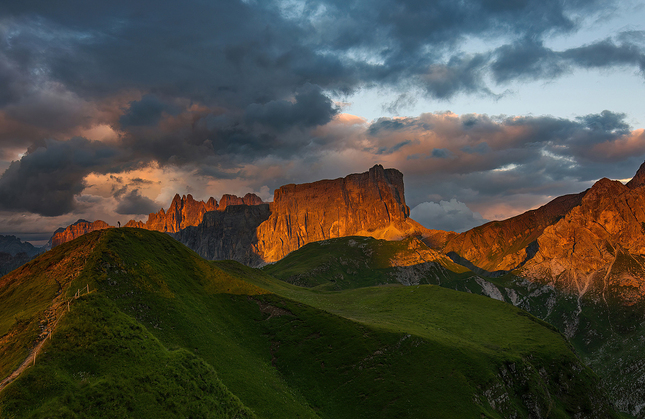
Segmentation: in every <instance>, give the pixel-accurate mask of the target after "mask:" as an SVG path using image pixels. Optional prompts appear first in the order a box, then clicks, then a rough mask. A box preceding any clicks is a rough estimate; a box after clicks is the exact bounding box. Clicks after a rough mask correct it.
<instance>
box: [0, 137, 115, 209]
mask: <svg viewBox="0 0 645 419" xmlns="http://www.w3.org/2000/svg"><path fill="white" fill-rule="evenodd" d="M118 160H124V159H123V152H122V151H121V150H119V149H117V148H114V147H112V146H109V145H106V144H103V143H100V142H92V141H89V140H87V139H85V138H80V137H75V138H72V139H70V140H68V141H57V140H46V141H43V143H42V144H41V145H39V146H35V147H33V148H32V149H31V150H30V152H29V153H28V154H26V155H24V156H23V157H22V158H21V159H20V160H19V161H14V162H13V163H11V165H10V166H9V168H8V169H7V170H6V171H5V172H4V173H3V174H2V177H1V178H0V208H2V209H4V210H14V211H27V212H33V213H37V214H41V215H45V216H55V215H61V214H65V213H68V212H71V211H73V210H74V206H75V204H74V196H75V195H78V194H80V193H81V192H82V191H83V189H84V188H85V185H84V183H83V178H84V177H85V176H87V175H88V174H90V173H92V172H102V173H109V172H112V171H121V170H123V169H125V168H127V166H126V165H117V164H116V162H117V161H118Z"/></svg>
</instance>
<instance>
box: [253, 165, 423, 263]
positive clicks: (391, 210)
mask: <svg viewBox="0 0 645 419" xmlns="http://www.w3.org/2000/svg"><path fill="white" fill-rule="evenodd" d="M409 215H410V209H409V208H408V206H407V205H406V204H405V197H404V187H403V174H402V173H401V172H399V171H398V170H396V169H384V168H383V166H381V165H376V166H374V167H372V168H371V169H370V170H369V171H368V172H365V173H360V174H352V175H349V176H347V177H344V178H339V179H334V180H321V181H318V182H313V183H306V184H300V185H293V184H292V185H285V186H282V187H281V188H280V189H277V190H276V191H275V193H274V198H273V203H272V204H271V216H270V217H269V219H268V220H266V221H265V222H263V223H262V224H261V225H260V226H259V227H258V229H257V237H258V245H257V246H258V248H257V251H258V254H259V255H260V256H261V257H262V258H263V260H264V261H266V262H273V261H276V260H279V259H281V258H283V257H284V256H286V255H287V254H288V253H289V252H292V251H294V250H296V249H299V248H300V247H302V246H304V245H305V244H307V243H311V242H314V241H319V240H325V239H329V238H334V237H345V236H351V235H360V236H371V237H375V238H384V239H390V240H393V239H401V238H403V237H405V236H407V235H411V234H415V233H418V234H422V233H425V232H426V231H427V230H426V229H425V228H424V227H422V226H421V225H420V224H418V223H417V222H416V221H413V220H411V219H410V218H409Z"/></svg>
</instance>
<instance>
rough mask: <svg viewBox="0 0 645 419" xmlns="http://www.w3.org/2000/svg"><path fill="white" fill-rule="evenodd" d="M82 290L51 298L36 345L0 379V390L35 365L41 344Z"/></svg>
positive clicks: (85, 293) (51, 332)
mask: <svg viewBox="0 0 645 419" xmlns="http://www.w3.org/2000/svg"><path fill="white" fill-rule="evenodd" d="M83 291H85V292H84V293H83V292H80V291H79V292H78V293H77V295H76V296H74V297H72V298H69V299H63V298H62V297H63V293H61V295H59V296H58V297H56V298H54V299H53V300H52V305H51V306H49V308H48V309H47V310H45V311H44V317H45V319H44V323H41V330H42V331H41V333H40V335H38V338H37V339H36V342H37V343H36V346H34V347H33V348H32V349H31V351H29V355H27V358H25V360H24V361H23V362H22V364H20V366H19V367H18V368H17V369H16V370H15V371H14V372H12V373H11V374H10V375H9V376H8V377H7V378H5V379H4V380H2V381H0V392H1V391H2V390H3V389H4V388H5V387H6V386H7V385H9V384H10V383H11V382H12V381H14V380H15V379H16V378H18V377H19V376H20V374H22V373H23V372H24V371H25V370H26V369H27V368H28V367H30V366H32V365H35V363H36V359H37V357H38V354H39V353H40V351H41V350H42V349H43V346H44V345H45V343H46V342H47V339H51V337H52V334H53V333H54V332H55V331H56V326H58V322H60V320H61V319H62V318H63V316H64V315H65V313H67V312H68V311H69V307H70V306H71V305H72V304H73V303H74V301H75V300H76V299H77V298H79V297H80V296H82V295H87V294H89V292H88V291H86V289H83Z"/></svg>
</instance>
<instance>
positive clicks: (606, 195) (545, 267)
mask: <svg viewBox="0 0 645 419" xmlns="http://www.w3.org/2000/svg"><path fill="white" fill-rule="evenodd" d="M641 169H642V167H641ZM640 172H641V170H639V173H640ZM632 182H634V183H632ZM632 182H630V183H628V184H627V185H623V184H622V183H621V182H619V181H611V180H609V179H606V178H605V179H601V180H599V181H598V182H596V184H594V186H593V187H592V188H591V189H590V190H589V191H588V192H587V194H586V195H585V197H584V198H583V199H582V202H581V204H580V205H579V206H577V207H575V208H573V209H572V210H571V211H569V213H568V214H567V215H566V216H565V217H564V218H563V219H561V220H560V221H558V222H557V223H555V224H554V225H552V226H550V227H548V228H546V229H545V230H544V232H543V234H542V235H541V236H540V237H539V238H538V239H537V243H538V247H539V250H538V251H537V253H536V255H535V257H534V258H532V259H531V260H530V261H528V262H527V264H526V265H525V266H524V267H523V268H522V270H521V273H522V275H524V276H526V277H528V278H531V279H534V280H538V281H549V282H552V283H554V284H555V285H556V286H557V287H558V288H560V289H565V290H567V291H568V292H571V293H575V294H578V295H584V294H586V293H589V294H595V295H598V296H602V298H603V299H605V300H606V299H612V300H619V301H620V302H622V303H624V304H627V305H631V304H635V303H637V302H639V301H641V300H643V297H644V296H645V268H644V267H643V266H644V265H643V262H645V183H643V182H641V181H640V180H639V178H638V177H637V176H635V177H634V179H633V180H632Z"/></svg>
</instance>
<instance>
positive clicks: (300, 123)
mask: <svg viewBox="0 0 645 419" xmlns="http://www.w3.org/2000/svg"><path fill="white" fill-rule="evenodd" d="M296 3H297V4H295V5H294V4H293V3H292V2H287V1H281V0H268V1H262V2H243V1H242V2H240V1H234V2H221V1H215V2H195V1H190V2H188V3H187V4H184V3H182V4H179V3H177V2H171V1H168V0H160V1H155V2H152V1H150V0H143V1H139V2H131V1H128V2H126V1H123V0H115V1H113V2H110V3H109V4H108V3H106V2H101V1H98V0H88V1H86V2H84V3H83V5H82V6H78V5H72V4H71V3H61V4H58V3H57V4H53V3H48V2H18V1H8V2H2V3H1V4H0V15H1V16H3V18H2V19H1V20H0V159H3V161H2V162H0V167H2V168H4V167H7V169H6V171H5V172H4V173H3V174H2V175H1V176H0V209H3V210H5V211H13V212H18V211H24V212H29V213H33V214H41V215H43V216H48V217H54V216H61V214H76V213H78V212H80V211H85V210H86V208H87V207H88V206H89V205H90V203H89V201H87V199H86V196H87V195H88V194H90V192H91V193H92V194H94V193H96V196H101V197H102V199H103V200H102V201H100V203H101V204H100V205H103V206H104V207H105V206H106V205H108V202H110V203H111V204H110V205H114V202H116V201H115V199H120V200H121V201H119V204H118V205H121V204H122V205H123V206H122V207H120V208H119V211H126V210H127V211H130V210H137V211H138V210H140V209H141V208H144V207H145V205H144V204H145V199H143V198H144V197H146V196H147V197H153V198H154V199H155V200H158V201H159V202H166V200H167V199H168V197H172V196H173V195H174V193H175V192H177V191H174V190H171V189H172V188H184V189H188V188H193V189H197V190H199V191H200V192H203V193H204V194H206V193H207V192H208V191H216V192H217V194H219V195H221V193H226V192H231V193H239V192H247V190H246V189H248V188H250V189H249V190H248V191H252V190H261V189H260V188H262V187H266V188H267V189H266V190H263V191H264V192H266V191H268V190H272V189H274V188H276V187H278V186H280V185H281V184H282V183H291V182H296V183H300V182H305V181H313V180H316V179H317V178H318V176H322V177H326V176H330V177H331V176H334V177H338V176H344V175H346V174H347V173H349V172H355V171H357V170H358V169H357V168H358V167H361V168H362V169H361V170H366V169H367V168H369V167H370V166H371V165H372V164H374V163H377V162H383V163H385V164H387V165H389V166H390V167H397V168H399V169H400V170H402V171H403V172H404V173H405V176H406V190H407V194H408V195H407V196H408V199H409V202H410V203H413V204H419V203H421V202H429V201H433V202H441V201H442V200H443V201H446V202H452V201H450V199H452V198H455V199H457V201H459V202H463V203H466V204H467V205H468V206H469V207H471V208H475V209H478V210H479V209H480V208H484V206H485V205H484V202H486V201H487V200H492V201H495V199H502V198H503V197H508V196H510V194H520V196H522V197H524V198H522V201H521V202H519V201H518V203H517V204H514V206H513V209H514V210H517V209H518V208H521V207H522V206H532V205H534V204H535V203H536V200H538V201H539V200H540V199H542V200H543V199H547V198H548V197H549V196H551V195H552V194H554V193H559V192H562V191H570V190H571V189H575V188H578V187H582V186H584V185H585V182H588V181H590V180H592V179H594V178H595V177H597V175H598V173H603V174H604V175H606V176H610V177H611V176H614V177H623V178H624V177H629V175H630V174H631V173H630V172H631V171H632V167H633V166H634V165H637V163H640V162H639V160H642V157H643V153H644V152H645V150H644V148H645V147H643V145H642V144H643V134H642V130H640V131H639V130H633V129H632V127H630V126H629V124H628V123H627V121H628V119H627V117H626V116H625V115H623V114H621V113H612V112H608V111H606V112H602V113H600V114H593V115H586V116H582V117H580V118H574V119H566V118H555V117H550V116H524V117H506V116H498V117H493V116H489V115H477V114H470V115H461V116H459V115H455V114H452V113H450V112H441V113H428V114H422V115H420V116H418V117H405V118H381V119H378V120H376V121H373V122H369V121H366V120H365V119H361V118H359V117H355V116H351V115H347V114H341V113H339V112H340V110H339V108H338V107H337V106H336V105H335V104H334V102H333V100H332V99H336V100H339V101H345V102H348V101H351V96H352V94H353V93H356V92H359V91H361V90H362V89H371V88H374V87H375V86H376V87H379V88H381V89H383V91H387V92H388V93H392V94H395V95H398V96H397V98H396V100H394V101H393V102H391V103H390V104H388V105H387V106H386V107H385V109H386V110H388V111H389V112H391V113H392V114H397V113H400V112H402V111H403V110H404V109H406V108H407V107H410V106H412V105H413V104H414V103H415V101H416V100H418V98H420V97H421V96H425V97H426V98H433V99H436V100H437V103H438V104H446V101H447V100H450V99H454V98H458V97H460V95H478V96H480V95H483V96H488V97H490V98H491V100H495V99H497V98H499V97H501V96H502V95H503V94H504V92H505V91H504V89H505V88H506V87H507V86H509V84H511V83H513V82H515V81H530V80H551V79H553V78H557V77H560V76H562V75H563V74H568V73H571V72H573V71H576V70H577V69H580V68H582V69H609V68H625V67H626V68H634V69H637V70H640V71H641V72H643V68H644V64H643V63H644V62H645V60H644V59H643V39H644V37H643V34H642V32H639V31H625V32H621V33H617V34H615V35H613V36H610V37H606V38H603V39H599V40H596V41H595V42H589V43H586V44H584V45H580V44H577V45H575V44H574V45H573V46H572V47H570V48H566V49H564V50H555V49H553V48H552V47H551V46H552V45H553V43H552V42H551V41H552V40H553V39H555V38H554V37H555V36H561V37H563V38H567V37H568V36H570V35H573V34H576V33H577V31H578V30H579V29H580V28H581V27H582V25H585V24H587V23H588V22H589V21H591V20H593V19H594V17H596V16H597V15H598V14H599V13H602V12H603V11H604V10H606V9H607V8H611V7H613V5H614V3H612V2H610V3H607V2H601V1H600V0H592V1H577V0H576V1H571V2H562V1H560V0H543V1H538V0H526V1H505V0H473V1H470V2H468V3H467V4H464V3H460V2H454V1H448V0H438V1H434V2H427V1H421V0H403V1H400V0H378V1H367V0H356V1H351V2H340V1H336V0H317V1H311V2H300V3H298V2H296ZM567 39H570V38H567ZM471 41H475V42H482V43H484V44H485V46H484V47H482V48H479V49H478V50H476V51H475V50H473V49H472V48H471V46H472V43H471ZM574 41H575V40H574ZM495 89H500V90H503V91H502V93H501V94H500V93H499V92H497V91H496V90H495ZM441 107H443V105H437V108H438V109H441ZM444 109H445V108H444ZM616 162H620V163H621V164H619V165H616V164H615V163H616ZM149 165H155V176H158V177H157V178H153V177H150V178H148V179H155V181H156V182H161V183H155V184H154V185H152V184H150V183H145V182H144V183H141V184H137V183H136V181H135V180H134V179H130V180H128V179H126V178H131V177H132V176H126V175H127V174H128V173H131V172H133V171H135V169H141V168H142V167H148V166H149ZM636 167H637V166H636ZM269 173H270V174H271V175H269ZM110 174H114V175H118V176H121V177H123V178H124V181H123V183H122V184H119V185H116V184H117V183H118V182H117V181H115V180H109V179H107V176H108V175H110ZM124 174H125V175H124ZM271 176H272V177H271ZM269 177H270V178H269ZM93 182H96V184H94V183H93ZM225 187H229V188H234V189H235V190H226V189H224V188H225ZM147 188H150V189H147ZM134 190H137V191H138V194H139V195H136V194H135V193H134ZM128 191H130V192H128ZM152 191H154V192H152ZM264 192H263V193H264ZM213 193H215V192H213ZM266 193H267V194H268V192H266ZM115 196H116V198H115ZM536 196H539V198H535V197H536ZM83 197H85V198H83ZM431 197H432V199H431ZM146 199H148V198H146ZM137 200H138V201H137ZM492 201H491V202H492ZM495 202H497V201H495ZM135 204H137V205H135ZM139 204H140V205H139ZM98 205H99V204H97V206H98ZM437 205H440V204H437ZM105 208H107V207H105ZM136 208H140V209H136ZM105 211H106V212H110V211H111V212H110V214H111V215H114V214H115V213H114V211H116V209H115V208H112V207H110V210H109V211H108V210H105ZM483 211H484V210H483V209H482V210H481V212H482V213H484V212H483ZM504 211H506V210H504ZM508 211H510V210H508ZM494 213H495V214H502V213H503V211H501V210H500V211H496V212H494ZM110 214H107V215H110ZM70 217H71V215H70Z"/></svg>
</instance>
